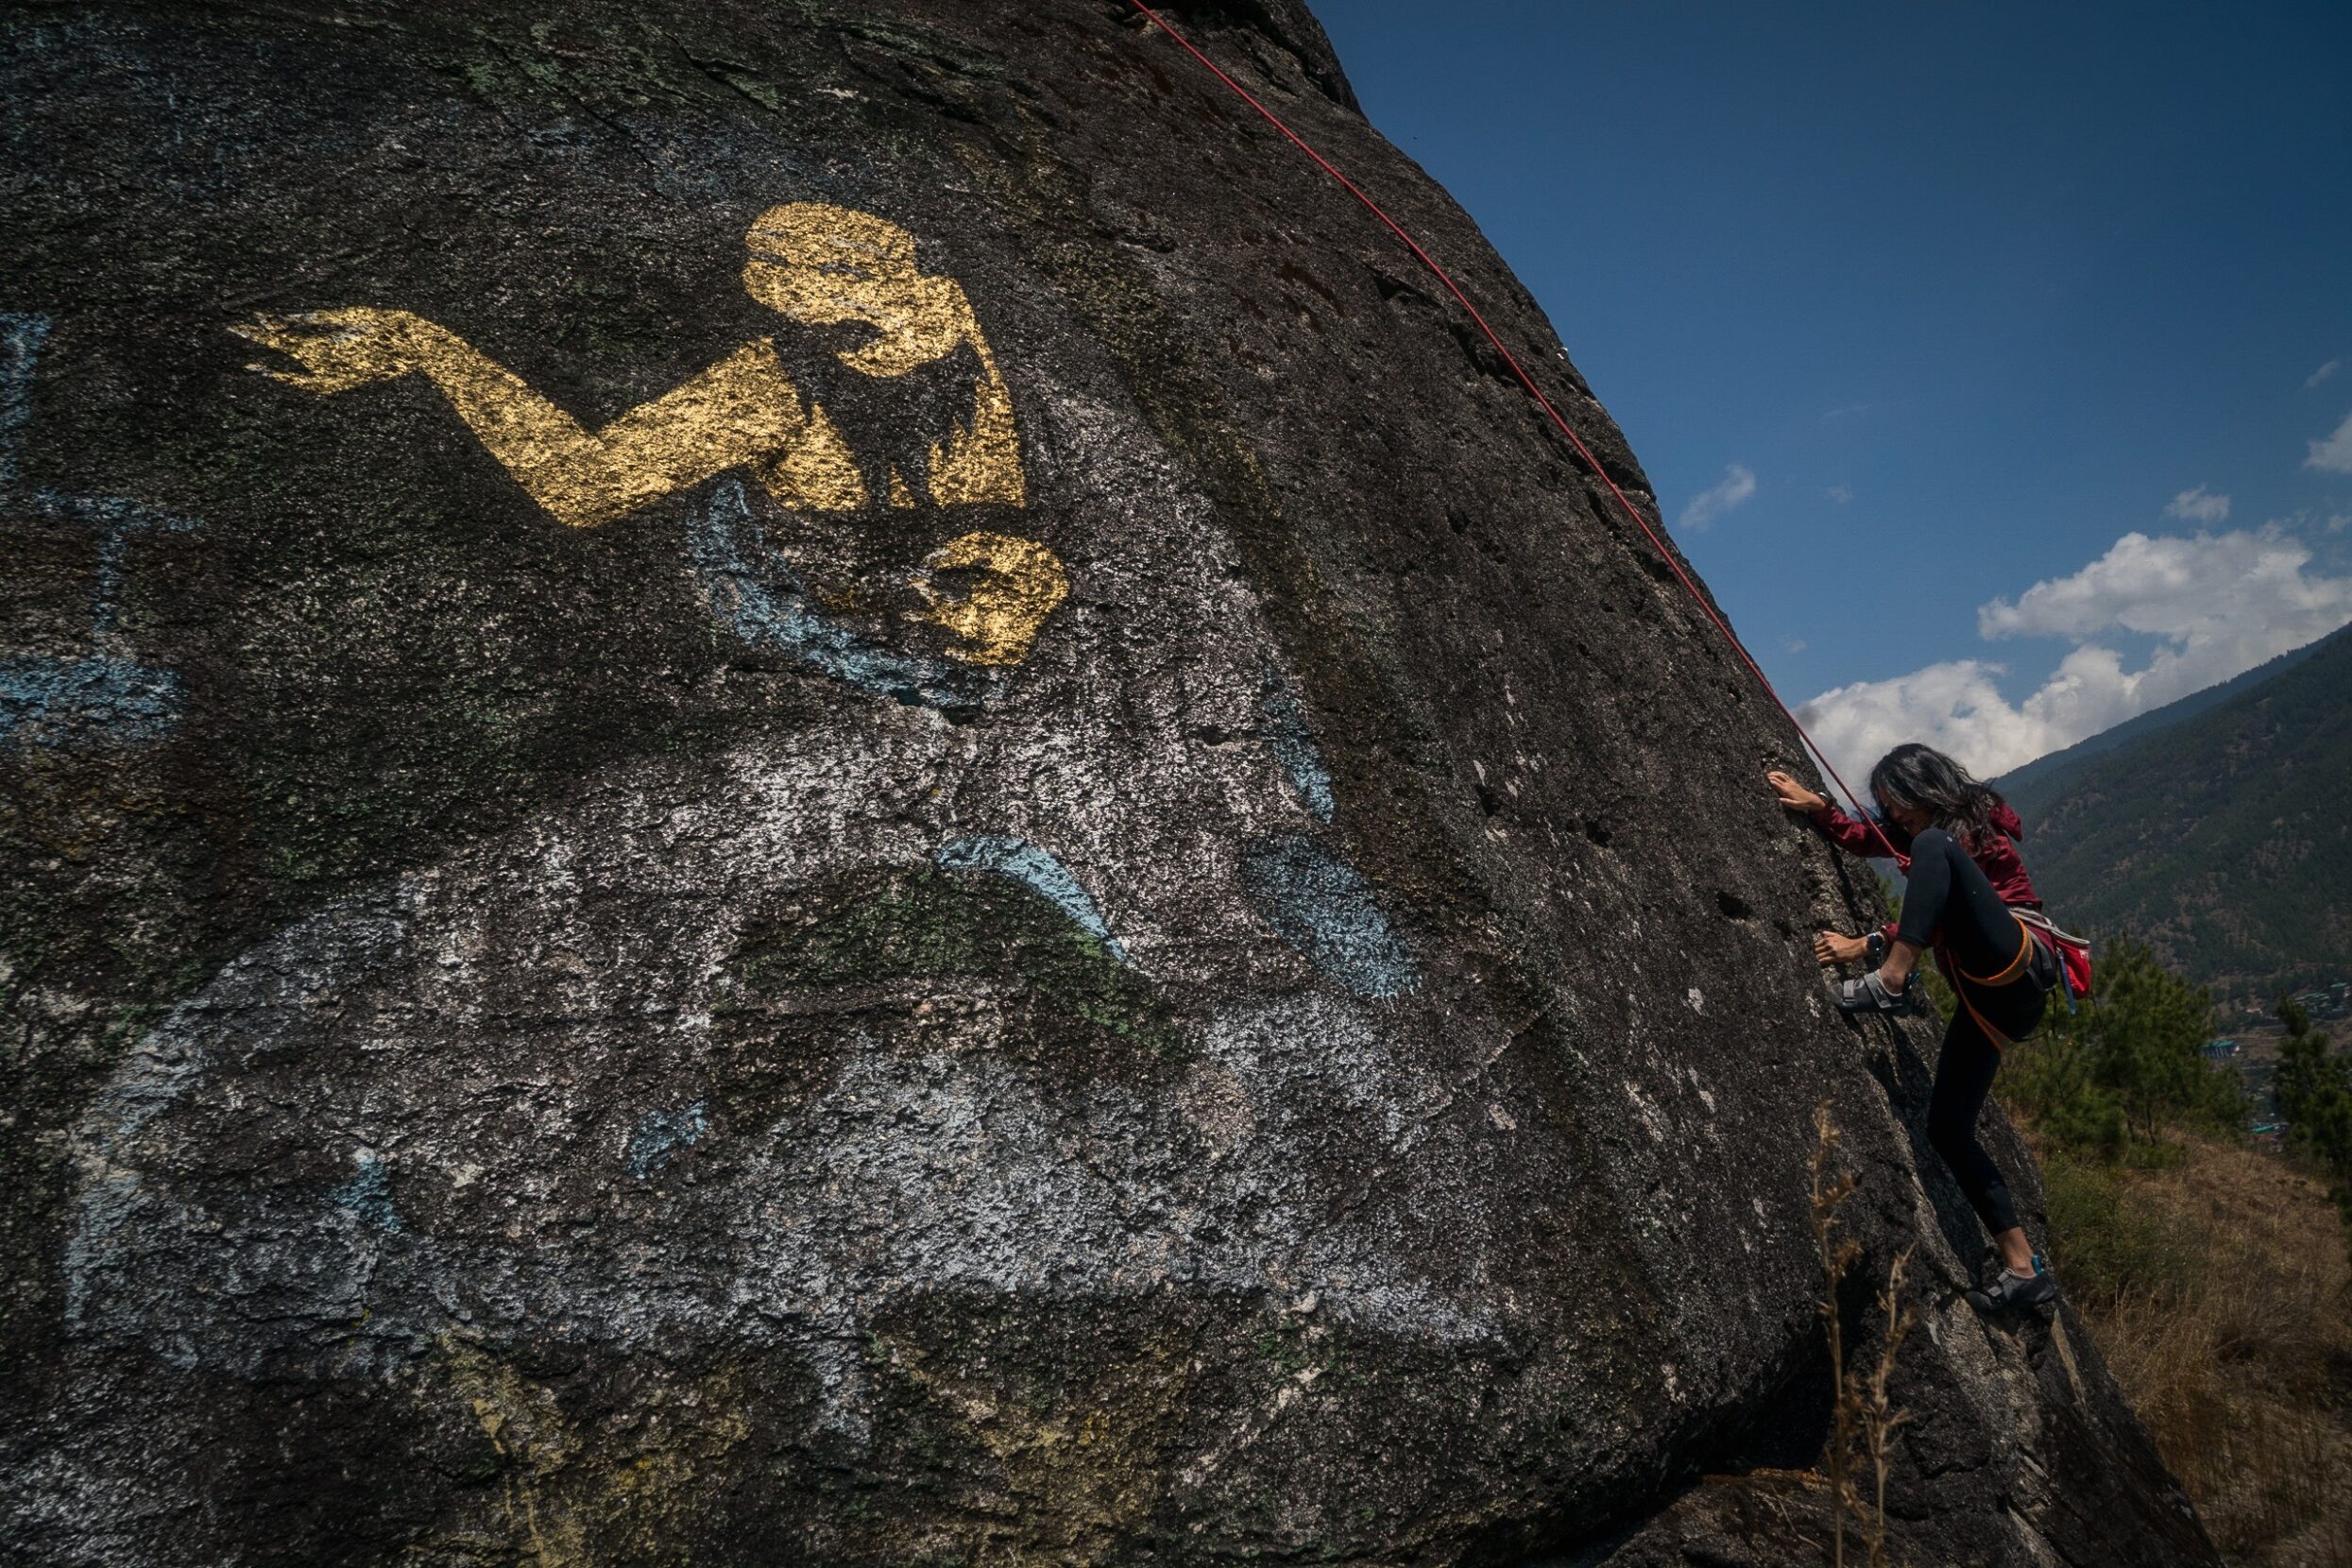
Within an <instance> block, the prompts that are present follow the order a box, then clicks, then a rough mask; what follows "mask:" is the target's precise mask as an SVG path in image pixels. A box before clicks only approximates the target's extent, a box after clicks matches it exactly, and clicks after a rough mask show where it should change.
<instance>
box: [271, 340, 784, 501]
mask: <svg viewBox="0 0 2352 1568" xmlns="http://www.w3.org/2000/svg"><path fill="white" fill-rule="evenodd" d="M234 330H235V331H236V332H239V333H241V334H242V335H244V336H246V337H248V338H251V339H252V340H253V341H255V342H257V343H261V344H264V345H265V346H267V347H269V348H272V349H279V350H280V351H281V352H283V353H285V354H287V355H289V356H291V357H292V358H293V359H295V360H296V361H297V362H298V363H299V364H300V365H301V366H303V369H302V370H301V371H289V370H281V369H274V368H272V367H270V366H255V368H256V369H260V370H262V371H264V373H266V374H268V375H271V376H274V377H276V378H277V379H278V380H280V381H282V382H286V383H290V384H292V385H295V386H301V387H307V388H308V389H310V390H311V391H314V392H317V393H320V394H322V395H324V394H332V393H336V392H346V391H349V390H350V389H351V388H353V387H355V386H364V385H366V384H367V383H370V382H378V381H389V380H392V379H394V378H396V377H399V376H404V375H407V374H409V373H410V372H412V371H414V372H417V373H418V374H421V375H424V376H426V377H429V378H430V379H431V380H432V382H433V383H434V385H435V386H436V387H438V388H439V389H440V391H441V394H442V395H443V396H444V397H446V398H448V399H449V401H450V405H451V406H452V408H454V409H455V410H456V411H457V414H458V417H459V418H463V419H464V420H465V421H466V423H467V425H468V426H469V427H470V428H471V429H472V431H473V433H474V435H476V436H477V437H478V438H480V440H481V442H482V444H483V446H484V447H485V448H486V449H487V450H488V451H489V452H490V455H492V456H493V457H496V458H497V459H498V460H499V461H500V462H501V463H502V464H503V465H505V468H506V470H507V471H508V472H509V473H511V474H513V475H514V476H515V479H516V481H517V482H518V483H520V485H521V486H522V487H523V488H524V489H525V490H528V491H529V492H530V493H531V496H532V498H533V499H534V500H536V501H537V502H538V503H539V504H540V505H542V506H544V507H546V508H547V510H548V511H549V512H551V513H553V514H554V517H555V518H556V519H557V520H559V521H562V522H566V523H569V524H571V525H572V526H573V527H576V528H593V527H595V526H596V525H597V524H599V523H604V522H610V521H611V520H614V519H615V518H620V517H625V516H627V515H628V514H629V513H631V512H633V511H636V510H637V509H638V508H639V507H640V506H643V505H644V504H646V503H648V502H652V501H655V500H657V499H658V498H660V497H662V496H665V495H668V494H669V493H671V492H672V491H673V490H678V489H683V488H685V487H686V486H690V485H694V484H698V483H699V482H701V481H702V480H705V479H707V478H709V477H710V476H711V475H712V474H715V473H720V472H723V471H724V470H725V469H732V468H735V467H738V466H739V465H741V464H743V463H747V462H749V461H751V460H752V459H754V458H758V457H764V456H773V455H775V454H777V453H780V452H790V451H792V450H793V448H794V447H795V446H796V445H797V444H798V443H799V442H801V441H802V440H803V439H804V438H806V436H807V435H808V434H809V426H810V414H809V412H808V410H807V409H806V408H805V407H804V405H803V404H802V401H801V398H800V392H799V389H798V388H797V387H795V386H794V385H793V381H792V378H791V376H789V375H788V374H786V372H785V369H784V366H783V364H782V362H781V361H779V360H778V359H777V358H776V354H775V345H774V344H772V343H770V342H769V341H768V340H767V339H765V338H762V339H760V340H759V341H758V342H756V343H749V344H746V345H744V346H743V347H742V348H741V349H737V350H736V351H735V352H734V353H732V354H729V355H728V356H727V357H726V358H724V359H723V360H721V361H719V363H717V364H716V365H713V366H710V367H709V368H708V369H707V370H705V371H703V372H702V373H701V374H700V375H697V376H695V377H694V378H693V379H691V380H690V381H688V382H687V383H685V384H684V385H682V386H680V387H678V388H677V389H676V390H674V391H672V392H668V393H665V394H664V395H662V396H661V397H658V398H656V399H655V400H653V401H651V402H647V403H641V404H639V406H637V407H636V408H633V409H631V410H629V412H627V413H626V414H623V415H622V416H621V417H620V418H617V419H614V420H613V421H612V422H611V423H610V424H607V425H605V427H604V428H603V429H602V430H598V431H594V432H590V431H588V430H585V429H583V428H582V427H581V425H580V423H579V421H578V420H576V419H574V418H572V417H571V415H569V414H567V413H565V412H564V411H563V410H562V409H560V408H558V407H556V406H555V405H554V403H552V402H550V401H547V400H546V399H545V398H543V397H541V396H539V394H538V393H537V392H535V391H533V390H532V389H531V387H530V386H529V385H528V384H527V383H525V382H524V381H523V380H522V378H521V377H520V376H518V375H516V374H515V373H514V372H513V371H511V370H509V369H507V368H506V367H505V366H502V365H500V364H499V363H498V362H497V361H495V360H493V359H491V358H490V357H489V356H488V355H486V354H485V353H483V352H482V351H481V350H479V349H475V348H474V347H473V346H472V345H471V344H469V343H468V342H467V341H466V340H465V339H464V338H462V337H459V336H458V335H457V334H456V333H455V332H451V331H449V330H448V329H447V328H445V327H439V326H435V324H434V323H433V322H430V321H427V320H425V319H424V318H423V317H422V316H418V315H411V314H410V313H408V312H406V311H378V310H367V309H352V310H336V311H315V312H310V313H306V314H304V315H295V316H264V317H263V318H262V319H261V320H260V321H259V322H257V323H255V324H253V325H251V326H247V327H239V328H236V329H234Z"/></svg>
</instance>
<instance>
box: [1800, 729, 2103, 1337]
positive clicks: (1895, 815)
mask: <svg viewBox="0 0 2352 1568" xmlns="http://www.w3.org/2000/svg"><path fill="white" fill-rule="evenodd" d="M1764 781H1765V782H1766V783H1767V784H1769V785H1771V786H1772V791H1773V793H1775V794H1777V795H1778V796H1780V799H1781V805H1783V806H1785V807H1787V808H1789V809H1790V810H1795V811H1802V812H1804V813H1805V814H1806V815H1808V816H1809V817H1811V818H1812V820H1813V822H1814V823H1815V826H1816V827H1819V828H1820V829H1821V830H1822V832H1823V833H1825V834H1826V835H1827V836H1828V837H1829V839H1830V841H1831V842H1832V844H1836V845H1837V846H1838V847H1839V848H1841V849H1844V850H1846V851H1848V852H1849V853H1851V854H1855V855H1865V856H1867V855H1875V854H1883V853H1884V851H1885V849H1886V847H1888V846H1889V845H1891V846H1892V847H1893V848H1894V849H1895V850H1896V851H1897V852H1898V853H1899V854H1901V855H1904V856H1907V857H1908V858H1909V864H1908V866H1907V868H1906V875H1907V880H1906V883H1905V885H1904V888H1903V899H1902V918H1901V920H1900V922H1899V923H1897V924H1895V925H1891V926H1888V927H1886V928H1885V929H1883V930H1877V931H1872V932H1870V933H1869V934H1868V935H1866V936H1841V935H1839V934H1838V933H1837V932H1835V931H1823V932H1821V933H1820V934H1819V935H1818V936H1816V937H1815V938H1814V944H1813V951H1814V956H1815V958H1817V959H1819V960H1820V961H1821V963H1823V964H1825V965H1827V964H1832V963H1849V962H1851V961H1853V960H1856V959H1867V960H1868V961H1869V962H1870V963H1873V964H1874V965H1876V967H1874V968H1872V969H1870V970H1868V971H1866V972H1865V973H1864V974H1863V976H1862V977H1861V978H1860V979H1859V980H1847V981H1845V982H1844V983H1843V984H1841V985H1840V986H1839V988H1838V996H1837V1005H1838V1006H1839V1007H1840V1008H1841V1009H1843V1010H1844V1011H1846V1012H1848V1013H1905V1012H1910V1011H1912V1010H1913V1003H1914V998H1913V997H1912V971H1913V970H1914V968H1916V967H1917V964H1918V962H1919V954H1920V953H1921V952H1923V951H1925V950H1926V949H1928V948H1930V947H1933V948H1934V951H1935V963H1936V967H1937V968H1939V969H1940V970H1942V971H1943V973H1944V976H1945V978H1946V979H1948V980H1951V987H1952V991H1953V993H1954V995H1955V996H1956V997H1957V998H1958V1005H1957V1006H1956V1007H1954V1008H1953V1009H1952V1015H1951V1027H1950V1028H1948V1029H1947V1030H1946V1031H1944V1049H1943V1056H1942V1059H1941V1060H1940V1061H1938V1062H1937V1063H1936V1065H1935V1090H1934V1095H1933V1097H1932V1098H1931V1099H1929V1101H1928V1111H1927V1131H1928V1139H1929V1141H1930V1142H1932V1143H1933V1144H1934V1146H1935V1151H1936V1152H1937V1153H1938V1154H1941V1155H1942V1156H1943V1158H1944V1163H1945V1164H1947V1165H1949V1166H1950V1167H1951V1173H1952V1174H1953V1175H1954V1176H1956V1177H1958V1178H1959V1181H1960V1189H1961V1190H1962V1191H1963V1192H1965V1193H1967V1194H1968V1198H1969V1204H1970V1206H1972V1207H1973V1208H1974V1209H1975V1210H1976V1212H1977V1216H1978V1218H1980V1219H1983V1220H1984V1222H1985V1228H1986V1230H1988V1231H1990V1232H1991V1233H1992V1236H1993V1246H1994V1248H1995V1249H1996V1250H1997V1251H1998V1252H1999V1253H2000V1254H2001V1255H2000V1262H1999V1264H1998V1265H1997V1266H1996V1267H1995V1269H1994V1270H1992V1271H1991V1273H1990V1276H1989V1278H1988V1279H1987V1280H1986V1283H1985V1284H1984V1285H1983V1286H1982V1287H1979V1288H1977V1289H1974V1290H1971V1291H1969V1300H1970V1301H1971V1302H1973V1303H1974V1304H1976V1305H1977V1306H1978V1307H1979V1308H1980V1309H1982V1310H1984V1311H1987V1312H1996V1311H2002V1310H2005V1309H2007V1308H2010V1307H2019V1306H2030V1305H2033V1304H2036V1303H2039V1302H2046V1301H2048V1300H2050V1299H2051V1298H2052V1297H2053V1296H2054V1295H2056V1294H2057V1292H2058V1287H2057V1283H2056V1281H2054V1280H2053V1279H2052V1278H2051V1277H2050V1274H2049V1272H2048V1271H2047V1270H2044V1269H2042V1268H2040V1267H2039V1266H2038V1265H2039V1262H2040V1260H2039V1259H2037V1257H2036V1256H2035V1255H2034V1249H2033V1247H2032V1246H2031V1245H2030V1244H2029V1243H2028V1242H2027V1241H2026V1239H2025V1229H2024V1227H2023V1226H2021V1225H2020V1224H2019V1223H2018V1211H2017V1205H2016V1203H2015V1202H2012V1201H2011V1200H2010V1197H2009V1184H2008V1183H2007V1182H2006V1181H2004V1180H2003V1178H2002V1174H2001V1168H2000V1167H1998V1166H1996V1165H1994V1164H1993V1162H1992V1157H1991V1156H1990V1155H1988V1154H1986V1152H1985V1147H1984V1145H1982V1144H1981V1143H1979V1142H1977V1138H1976V1116H1977V1113H1978V1112H1979V1111H1980V1110H1982V1109H1983V1108H1984V1105H1985V1096H1986V1093H1987V1092H1988V1091H1989V1090H1990V1089H1991V1088H1992V1082H1993V1071H1994V1069H1995V1068H1996V1067H1998V1066H1999V1065H2001V1051H2002V1048H2003V1047H2004V1046H2006V1045H2007V1044H2008V1043H2009V1042H2010V1041H2012V1040H2020V1039H2023V1038H2024V1037H2025V1036H2026V1035H2027V1034H2030V1033H2032V1032H2033V1030H2034V1027H2035V1026H2036V1025H2037V1024H2038V1023H2040V1022H2041V1015H2042V1009H2043V1007H2044V1005H2045V1004H2046V1003H2047V1001H2048V998H2049V994H2050V992H2051V990H2052V989H2053V988H2054V986H2055V985H2057V984H2058V983H2059V981H2060V979H2061V971H2060V968H2059V960H2058V956H2057V954H2056V952H2055V950H2054V947H2053V946H2051V945H2050V944H2049V943H2048V941H2047V940H2046V939H2044V938H2043V937H2042V936H2041V927H2040V925H2039V923H2038V921H2036V922H2029V921H2027V920H2023V919H2020V918H2019V916H2018V914H2017V911H2018V910H2020V909H2021V910H2026V911H2029V912H2038V911H2039V910H2040V908H2041V900H2040V899H2039V898H2038V897H2037V896H2036V895H2035V893H2034V884H2033V883H2032V881H2030V880H2029V879H2028V878H2027V877H2026V875H2025V861H2023V860H2022V859H2021V858H2020V856H2019V854H2018V847H2017V841H2018V840H2019V839H2020V838H2022V837H2024V834H2025V828H2024V825H2023V824H2022V823H2020V821H2019V820H2018V814H2017V812H2016V811H2014V810H2011V809H2010V807H2009V804H2008V802H2006V801H2004V800H2003V799H2002V798H2001V796H2000V795H1998V794H1996V793H1994V792H1993V791H1991V790H1990V789H1987V788H1986V786H1985V785H1983V784H1980V783H1978V782H1977V781H1976V780H1975V779H1974V778H1972V777H1970V776H1969V773H1968V770H1967V769H1965V768H1963V767H1961V766H1960V764H1959V763H1957V762H1955V761H1953V760H1952V759H1951V758H1949V757H1947V756H1945V755H1944V754H1943V753H1942V752H1940V751H1936V750H1934V748H1933V747H1929V746H1922V745H1916V744H1914V745H1901V746H1897V747H1896V748H1895V749H1894V750H1893V751H1890V752H1888V753H1887V754H1886V755H1885V756H1884V757H1883V758H1880V760H1879V764H1878V766H1877V767H1875V768H1873V769H1871V770H1870V793H1871V795H1872V796H1873V797H1875V799H1876V800H1877V802H1878V808H1879V810H1878V818H1879V821H1878V828H1879V829H1880V830H1883V832H1884V834H1885V842H1884V843H1882V842H1881V841H1880V838H1879V833H1878V832H1877V831H1874V830H1873V829H1872V827H1871V826H1870V825H1869V824H1866V823H1861V822H1856V821H1855V820H1854V819H1853V818H1851V817H1849V816H1848V815H1847V814H1846V813H1845V812H1843V811H1841V810H1838V809H1837V808H1836V807H1835V806H1834V805H1832V803H1831V802H1830V801H1828V800H1826V799H1824V798H1823V797H1822V796H1820V795H1818V794H1815V793H1814V792H1813V791H1811V790H1808V789H1806V788H1805V787H1804V786H1803V785H1802V784H1799V783H1798V782H1797V780H1796V779H1794V778H1791V777H1790V776H1789V775H1787V774H1784V773H1768V774H1766V775H1764Z"/></svg>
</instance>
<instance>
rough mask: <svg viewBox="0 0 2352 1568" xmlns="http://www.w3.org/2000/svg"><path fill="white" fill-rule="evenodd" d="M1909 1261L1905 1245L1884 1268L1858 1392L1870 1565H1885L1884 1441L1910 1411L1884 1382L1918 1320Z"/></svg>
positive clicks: (1891, 1375)
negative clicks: (1876, 1330)
mask: <svg viewBox="0 0 2352 1568" xmlns="http://www.w3.org/2000/svg"><path fill="white" fill-rule="evenodd" d="M1910 1262H1911V1249H1910V1248H1908V1247H1905V1248H1904V1249H1903V1250H1902V1251H1901V1252H1900V1253H1896V1254H1895V1262H1894V1266H1893V1267H1891V1268H1890V1269H1888V1270H1886V1288H1885V1289H1884V1290H1882V1291H1881V1292H1879V1306H1880V1309H1881V1310H1883V1312H1884V1313H1885V1314H1886V1338H1884V1339H1883V1340H1882V1341H1881V1342H1880V1345H1879V1358H1878V1364H1877V1365H1876V1366H1874V1367H1872V1368H1871V1369H1870V1379H1869V1382H1868V1384H1867V1385H1866V1387H1865V1389H1863V1393H1862V1401H1861V1403H1862V1411H1861V1416H1862V1445H1863V1451H1864V1452H1865V1453H1866V1454H1867V1455H1869V1457H1870V1471H1871V1474H1872V1478H1873V1479H1874V1480H1875V1481H1876V1483H1877V1486H1878V1496H1877V1508H1876V1511H1875V1512H1874V1513H1873V1514H1872V1516H1871V1517H1870V1518H1868V1519H1866V1520H1865V1521H1864V1522H1863V1529H1864V1532H1865V1534H1866V1539H1867V1540H1868V1541H1869V1543H1870V1568H1886V1460H1887V1453H1886V1444H1887V1440H1889V1439H1890V1438H1892V1437H1893V1436H1894V1435H1895V1429H1896V1428H1897V1427H1899V1426H1900V1425H1901V1424H1902V1423H1904V1422H1906V1421H1908V1420H1910V1419H1911V1412H1909V1411H1908V1410H1905V1409H1902V1408H1900V1406H1896V1405H1894V1404H1893V1403H1892V1402H1891V1401H1890V1400H1889V1399H1888V1398H1887V1393H1886V1386H1887V1384H1888V1383H1889V1382H1891V1381H1892V1380H1893V1378H1894V1375H1895V1356H1896V1355H1897V1354H1898V1353H1899V1352H1900V1351H1901V1349H1902V1342H1903V1339H1904V1338H1906V1337H1907V1336H1908V1335H1909V1334H1910V1333H1911V1329H1912V1325H1913V1324H1915V1323H1917V1321H1919V1315H1918V1312H1917V1309H1916V1308H1914V1307H1913V1306H1911V1305H1910V1304H1908V1303H1906V1302H1904V1301H1903V1300H1902V1299H1901V1298H1902V1271H1903V1270H1904V1268H1905V1267H1906V1266H1907V1265H1909V1263H1910Z"/></svg>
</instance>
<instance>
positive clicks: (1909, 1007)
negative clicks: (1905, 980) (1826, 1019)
mask: <svg viewBox="0 0 2352 1568" xmlns="http://www.w3.org/2000/svg"><path fill="white" fill-rule="evenodd" d="M1837 1009H1838V1011H1839V1012H1841V1013H1916V1012H1917V1011H1918V1004H1917V1002H1915V1001H1913V1000H1912V987H1911V985H1909V984H1906V985H1905V986H1904V987H1903V988H1902V989H1901V990H1900V991H1889V990H1888V989H1886V987H1885V986H1884V985H1883V983H1881V982H1880V980H1879V972H1878V971H1877V970H1876V969H1873V970H1871V971H1869V972H1868V973H1867V974H1866V975H1864V976H1863V977H1862V978H1861V979H1859V980H1844V981H1841V982H1840V983H1839V985H1838V987H1837Z"/></svg>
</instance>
